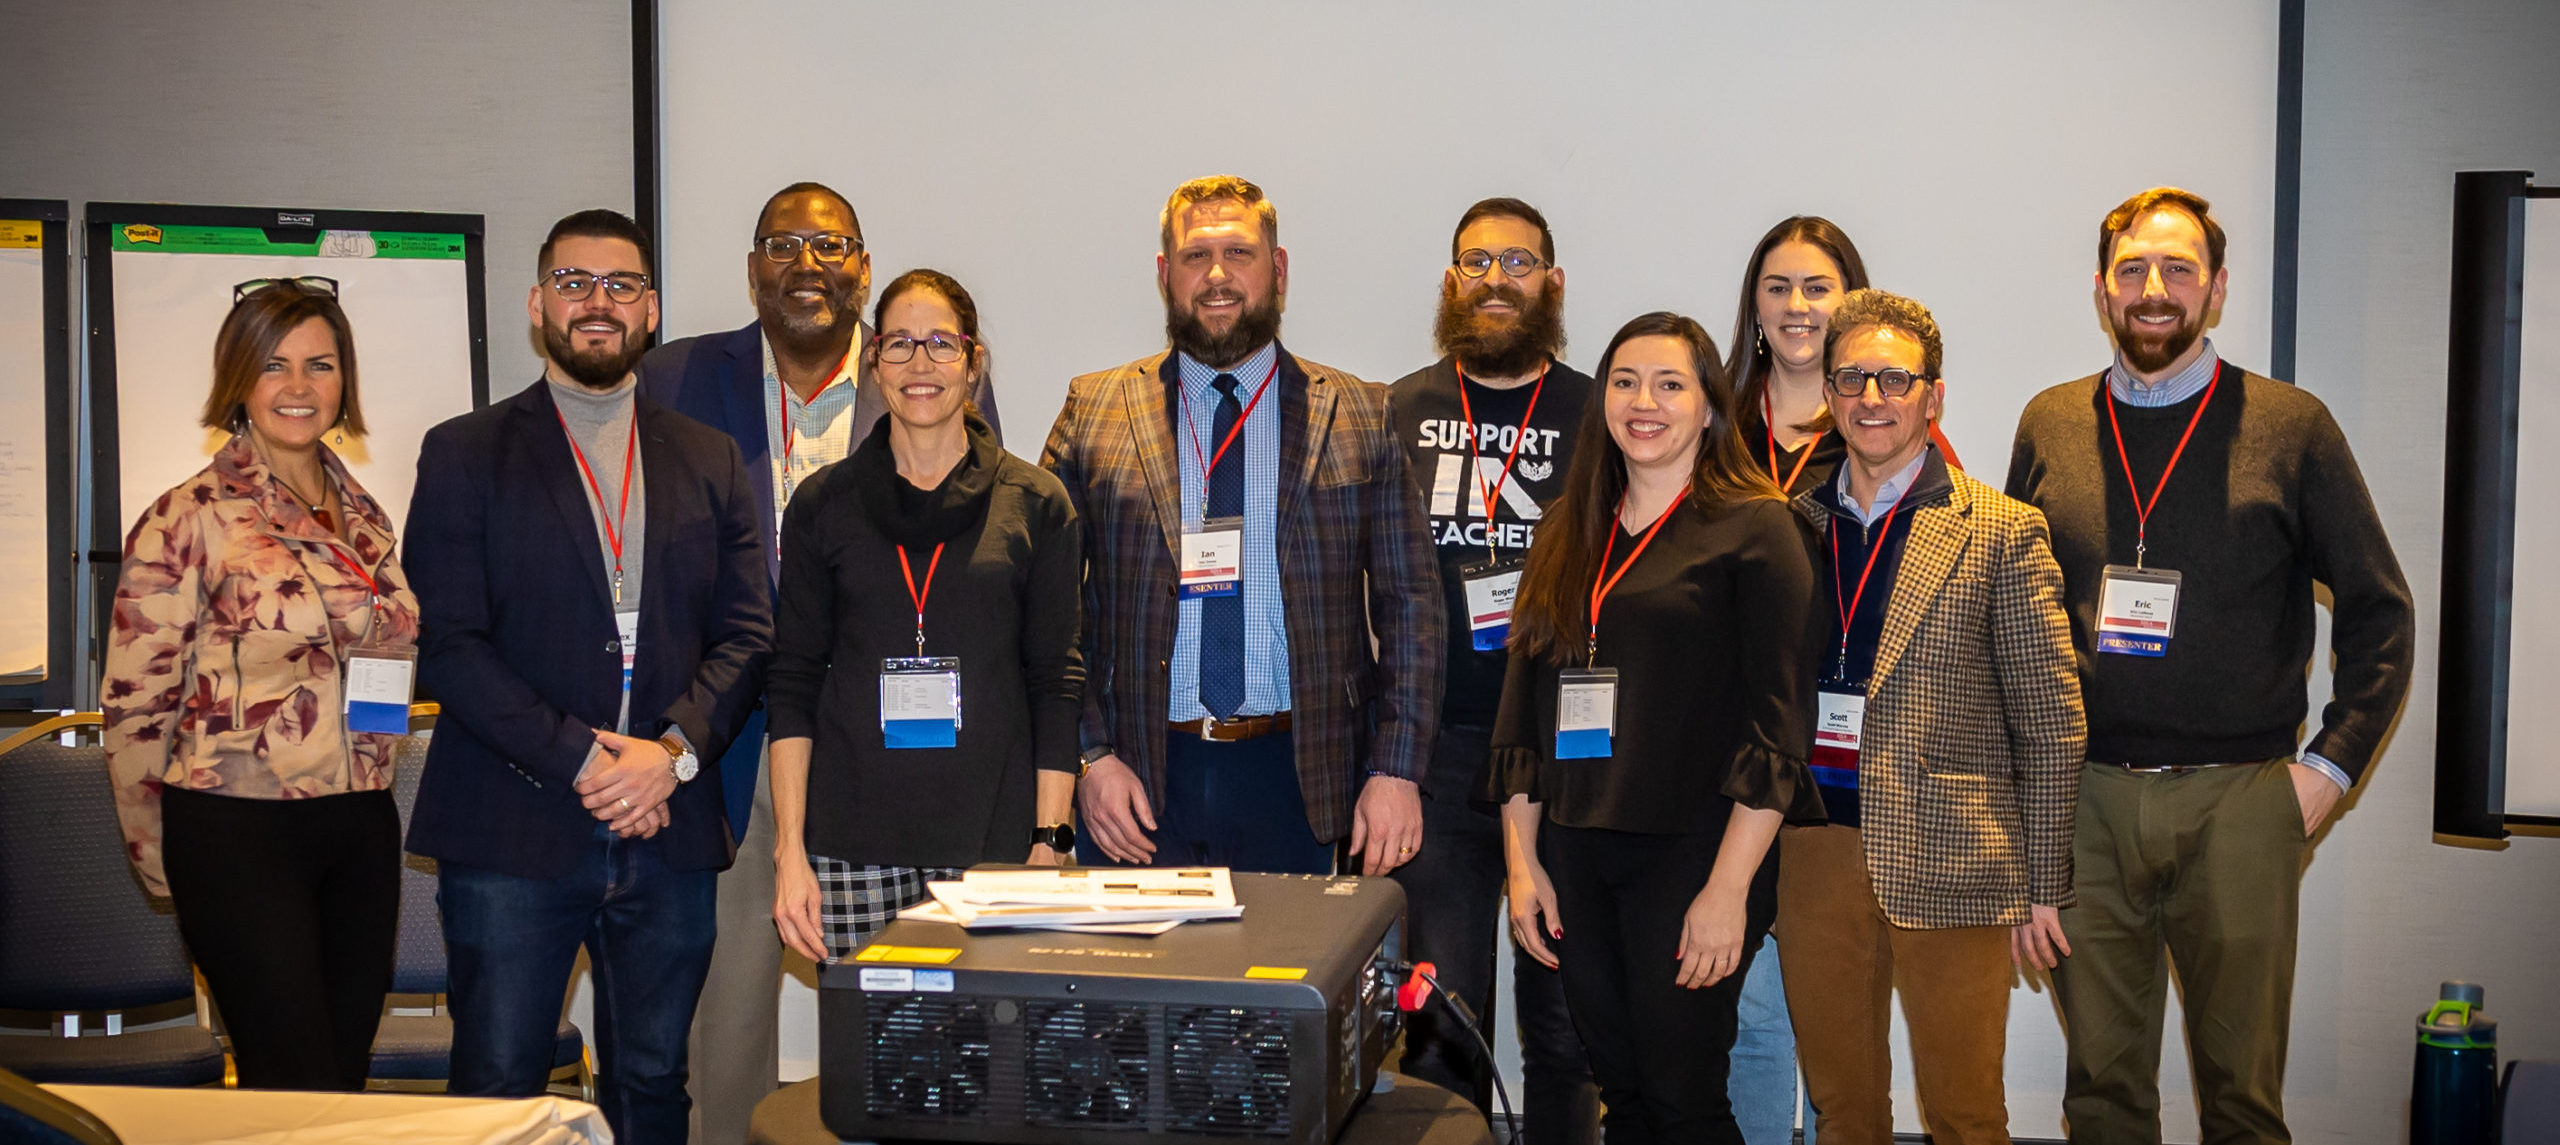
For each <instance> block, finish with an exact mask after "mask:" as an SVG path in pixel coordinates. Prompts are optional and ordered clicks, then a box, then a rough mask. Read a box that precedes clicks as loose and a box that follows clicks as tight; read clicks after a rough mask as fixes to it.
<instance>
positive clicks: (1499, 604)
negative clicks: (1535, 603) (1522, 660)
mask: <svg viewBox="0 0 2560 1145" xmlns="http://www.w3.org/2000/svg"><path fill="white" fill-rule="evenodd" d="M1459 576H1460V577H1461V578H1462V580H1463V582H1464V583H1465V585H1466V589H1467V627H1468V629H1469V630H1470V631H1471V632H1472V633H1473V635H1474V640H1475V650H1476V651H1478V652H1500V651H1502V649H1503V646H1504V645H1506V644H1508V643H1510V641H1511V604H1512V602H1513V600H1515V599H1516V598H1518V597H1519V595H1520V561H1519V559H1518V558H1513V559H1510V560H1503V561H1480V562H1478V563H1476V564H1472V565H1469V566H1467V567H1465V568H1463V569H1461V570H1459Z"/></svg>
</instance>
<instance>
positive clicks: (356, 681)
mask: <svg viewBox="0 0 2560 1145" xmlns="http://www.w3.org/2000/svg"><path fill="white" fill-rule="evenodd" d="M417 678H418V650H417V649H415V648H365V647H361V646H360V647H356V648H352V649H349V650H348V652H347V662H346V665H345V679H346V691H347V730H348V731H351V732H374V733H377V734H380V735H407V734H409V701H410V699H411V698H412V697H413V696H415V695H416V691H415V685H416V683H417Z"/></svg>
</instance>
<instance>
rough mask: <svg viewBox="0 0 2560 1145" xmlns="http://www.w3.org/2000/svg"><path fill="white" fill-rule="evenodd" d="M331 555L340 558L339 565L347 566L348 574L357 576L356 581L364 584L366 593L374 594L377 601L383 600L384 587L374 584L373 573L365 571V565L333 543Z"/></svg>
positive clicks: (330, 550) (330, 546) (330, 549)
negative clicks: (358, 562)
mask: <svg viewBox="0 0 2560 1145" xmlns="http://www.w3.org/2000/svg"><path fill="white" fill-rule="evenodd" d="M329 555H330V556H333V557H336V558H338V563H339V564H340V565H343V566H345V567H346V570H347V571H348V572H351V573H354V574H356V579H357V580H360V581H363V582H364V590H365V591H366V592H369V593H372V594H373V595H374V598H375V599H377V600H379V599H381V597H382V586H381V585H380V584H377V583H375V582H374V579H373V574H372V573H369V572H366V571H364V566H363V565H360V564H357V563H356V562H355V558H353V557H350V556H348V555H347V550H346V549H344V548H341V547H339V546H338V545H337V544H336V543H334V542H332V543H331V544H330V545H329Z"/></svg>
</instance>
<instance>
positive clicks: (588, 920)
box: [436, 824, 718, 1145]
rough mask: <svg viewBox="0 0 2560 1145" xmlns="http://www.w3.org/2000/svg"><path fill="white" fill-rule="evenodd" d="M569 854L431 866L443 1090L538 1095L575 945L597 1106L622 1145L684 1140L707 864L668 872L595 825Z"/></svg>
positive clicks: (710, 874) (649, 851)
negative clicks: (504, 870) (449, 1051)
mask: <svg viewBox="0 0 2560 1145" xmlns="http://www.w3.org/2000/svg"><path fill="white" fill-rule="evenodd" d="M596 834H597V838H596V839H595V840H594V841H593V842H591V843H590V844H588V846H587V849H586V852H585V853H584V854H583V855H582V856H581V857H580V858H579V860H578V865H577V866H576V867H574V868H573V869H571V870H570V871H569V872H568V873H566V874H563V875H561V876H559V877H557V878H549V879H528V878H520V877H517V876H515V875H506V874H500V873H498V872H496V871H490V870H484V869H481V868H477V867H468V866H464V865H462V864H460V863H453V862H446V863H442V864H440V866H439V868H438V870H439V877H438V886H437V890H436V904H437V906H438V907H439V908H441V909H442V911H443V914H444V945H445V958H446V966H447V971H448V973H449V975H450V977H451V982H450V984H449V988H450V991H451V993H450V994H449V995H448V996H447V1001H448V1003H449V1008H450V1009H451V1010H452V1012H453V1078H452V1084H451V1086H450V1091H451V1092H453V1093H456V1094H462V1095H466V1096H476V1097H528V1096H532V1095H535V1094H539V1093H541V1092H542V1090H543V1086H544V1084H545V1083H546V1081H547V1080H548V1078H549V1077H550V1074H551V1059H552V1049H553V1047H554V1045H556V1043H557V1034H558V1031H559V1024H560V999H561V997H562V995H564V994H565V993H566V992H567V991H568V988H569V972H570V970H571V968H572V967H573V966H575V965H576V962H577V957H578V948H579V947H580V946H584V947H586V949H587V961H588V965H589V967H590V968H591V969H592V970H593V971H594V973H595V988H596V1016H595V1028H594V1029H593V1030H591V1031H589V1033H590V1034H591V1035H592V1038H591V1040H592V1042H593V1044H594V1046H595V1051H596V1066H597V1075H598V1076H597V1079H596V1081H597V1085H596V1104H597V1105H599V1106H601V1107H603V1109H604V1116H605V1121H606V1123H607V1124H609V1125H611V1126H612V1127H613V1135H614V1139H615V1140H616V1141H620V1142H623V1143H624V1145H654V1143H661V1142H663V1143H667V1145H683V1142H684V1140H685V1135H686V1130H687V1124H686V1122H687V1116H686V1114H687V1111H688V1110H689V1109H691V1107H692V1102H691V1101H690V1100H689V1099H688V1098H687V1097H686V1096H685V1041H686V1035H687V1034H688V1033H689V1032H690V1030H691V1028H692V1025H693V1007H694V1002H695V1000H696V999H697V998H699V997H700V996H701V994H702V981H703V977H704V976H705V975H706V974H708V973H709V971H710V968H711V944H712V938H713V935H714V921H713V920H714V915H713V902H714V897H715V894H716V887H717V885H718V884H717V883H716V881H715V880H716V878H717V874H718V873H717V872H715V871H708V870H703V871H671V870H668V869H667V868H666V865H665V864H664V863H663V862H661V861H660V859H659V853H658V848H657V847H655V846H653V845H651V844H649V843H647V842H642V841H635V840H625V839H617V838H614V837H613V836H612V833H611V832H609V831H607V830H606V829H605V828H604V826H603V825H602V824H598V825H597V827H596Z"/></svg>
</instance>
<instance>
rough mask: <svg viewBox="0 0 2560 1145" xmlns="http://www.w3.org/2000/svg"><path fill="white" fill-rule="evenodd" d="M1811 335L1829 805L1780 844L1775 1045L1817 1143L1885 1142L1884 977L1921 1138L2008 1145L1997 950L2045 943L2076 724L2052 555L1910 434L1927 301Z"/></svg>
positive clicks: (2034, 524)
mask: <svg viewBox="0 0 2560 1145" xmlns="http://www.w3.org/2000/svg"><path fill="white" fill-rule="evenodd" d="M1825 354H1826V361H1825V365H1826V367H1827V368H1828V369H1830V370H1831V371H1832V373H1831V375H1830V377H1829V379H1828V380H1827V394H1826V398H1827V401H1828V404H1829V410H1830V415H1831V417H1832V419H1833V421H1834V423H1835V424H1836V425H1837V426H1838V427H1839V428H1840V433H1841V438H1842V440H1843V441H1844V442H1845V443H1846V444H1847V446H1848V456H1847V457H1846V458H1844V459H1843V461H1842V464H1841V467H1840V472H1839V476H1838V479H1837V480H1835V481H1828V482H1824V483H1822V484H1820V485H1818V486H1816V487H1815V488H1812V489H1808V490H1805V491H1804V492H1803V493H1801V494H1799V495H1798V496H1797V497H1796V499H1795V504H1796V507H1797V509H1798V510H1799V511H1801V512H1803V513H1804V515H1805V516H1806V517H1807V518H1809V519H1810V520H1811V521H1812V522H1813V526H1814V529H1815V531H1816V533H1817V534H1818V535H1820V536H1821V537H1822V538H1823V547H1824V549H1825V550H1826V553H1827V555H1829V556H1830V557H1831V560H1830V563H1829V567H1828V569H1827V570H1826V572H1827V576H1826V577H1825V579H1826V581H1827V582H1828V583H1826V584H1825V585H1824V586H1823V588H1822V590H1821V591H1822V594H1823V595H1824V596H1825V597H1829V598H1831V599H1828V600H1825V601H1824V602H1823V604H1822V607H1821V608H1820V610H1819V612H1820V614H1823V615H1825V616H1827V617H1828V618H1829V620H1830V623H1829V625H1828V631H1829V636H1830V640H1831V643H1830V645H1829V646H1828V647H1827V648H1826V650H1825V652H1826V654H1825V655H1824V657H1823V659H1822V661H1821V667H1820V669H1819V671H1820V680H1819V683H1820V687H1821V691H1822V692H1823V695H1822V697H1821V716H1822V720H1821V722H1820V723H1818V724H1817V725H1816V733H1815V735H1816V745H1815V751H1814V759H1813V765H1814V778H1815V784H1816V786H1817V788H1818V789H1819V790H1820V791H1821V792H1822V796H1823V804H1824V810H1825V812H1826V814H1827V815H1828V816H1829V819H1830V822H1829V823H1827V824H1825V825H1822V826H1815V827H1789V828H1787V829H1786V830H1785V831H1784V833H1783V835H1782V838H1781V842H1780V846H1781V848H1782V853H1783V858H1784V863H1783V865H1782V866H1780V867H1779V873H1778V922H1777V927H1776V935H1777V940H1778V955H1779V958H1780V960H1781V963H1782V965H1783V967H1784V969H1785V971H1786V979H1787V1005H1788V1007H1789V1009H1790V1011H1791V1012H1792V1013H1793V1014H1794V1017H1795V1025H1796V1037H1797V1057H1798V1059H1799V1060H1800V1061H1801V1062H1802V1063H1803V1068H1804V1073H1805V1079H1806V1088H1807V1092H1808V1095H1809V1096H1810V1097H1811V1098H1812V1101H1813V1104H1814V1106H1815V1108H1816V1109H1818V1110H1820V1111H1821V1119H1820V1121H1819V1123H1818V1125H1817V1127H1816V1128H1817V1129H1818V1131H1819V1135H1820V1136H1821V1137H1822V1138H1823V1139H1825V1140H1831V1139H1834V1138H1835V1137H1836V1138H1837V1139H1838V1140H1842V1141H1885V1140H1890V1139H1891V1138H1892V1134H1893V1111H1892V1105H1891V1099H1890V1090H1891V1088H1892V1076H1891V1067H1890V1064H1889V1062H1888V1058H1887V1054H1886V1049H1885V1046H1886V1040H1887V1035H1888V1029H1889V1023H1890V1021H1891V1017H1890V1012H1889V1007H1890V1003H1891V994H1892V988H1893V982H1894V979H1895V977H1896V975H1897V974H1899V976H1900V978H1901V980H1902V986H1903V991H1902V993H1903V1009H1904V1012H1905V1014H1906V1015H1907V1016H1908V1018H1909V1021H1910V1029H1911V1046H1912V1056H1913V1059H1914V1061H1913V1064H1914V1068H1915V1073H1916V1076H1917V1081H1918V1083H1919V1097H1920V1103H1921V1106H1922V1111H1923V1115H1924V1117H1925V1119H1926V1121H1927V1127H1928V1130H1929V1132H1930V1134H1931V1136H1932V1139H1933V1140H1936V1141H1940V1142H1949V1143H1957V1142H1961V1143H1967V1145H1971V1143H1976V1142H1998V1143H2000V1145H2006V1143H2007V1141H2008V1140H2009V1137H2008V1128H2007V1127H2008V1111H2007V1104H2006V1099H2005V1096H2004V1094H2003V1092H2002V1086H2001V1062H2002V1057H2003V1050H2004V1048H2005V1039H2006V1035H2007V1029H2008V1002H2009V968H2010V963H2011V961H2012V959H2013V958H2014V960H2015V961H2017V962H2018V963H2019V964H2020V966H2021V967H2022V968H2023V967H2025V966H2037V967H2042V968H2046V969H2050V968H2051V967H2052V965H2053V964H2054V959H2055V957H2056V952H2057V951H2060V952H2062V953H2067V952H2068V950H2067V948H2065V947H2062V946H2061V935H2062V930H2061V921H2060V915H2059V912H2060V909H2061V908H2062V907H2065V906H2068V905H2070V903H2071V899H2072V880H2071V866H2072V813H2073V807H2074V805H2075V801H2076V799H2077V796H2078V790H2079V777H2080V766H2081V761H2082V756H2083V752H2084V748H2085V745H2086V727H2085V724H2084V722H2083V718H2082V713H2081V707H2080V687H2079V680H2078V676H2077V668H2076V661H2075V660H2074V659H2073V652H2072V646H2071V628H2070V622H2069V620H2068V619H2067V618H2066V617H2065V615H2064V614H2063V610H2062V570H2061V567H2060V566H2059V565H2057V564H2056V563H2055V561H2054V556H2053V547H2052V543H2051V540H2050V538H2049V536H2048V534H2047V532H2046V528H2045V521H2044V515H2043V514H2041V513H2038V512H2037V511H2036V510H2035V509H2033V508H2030V507H2028V506H2027V505H2024V504H2021V503H2019V502H2017V501H2013V500H2010V499H2009V498H2008V497H2005V496H2002V495H2001V494H2000V492H1999V491H1998V490H1995V489H1993V488H1991V487H1990V486H1988V485H1984V484H1983V483H1981V482H1979V481H1976V480H1974V479H1973V478H1971V477H1967V476H1965V475H1964V473H1963V472H1961V471H1959V470H1957V469H1955V468H1953V467H1951V466H1949V465H1948V464H1947V463H1946V460H1945V457H1944V456H1943V455H1942V454H1940V453H1939V452H1938V450H1937V449H1935V448H1934V447H1932V446H1931V444H1930V427H1931V426H1932V425H1933V424H1934V423H1935V422H1936V421H1937V417H1938V414H1939V412H1940V409H1941V406H1942V403H1943V401H1944V398H1945V394H1944V390H1943V383H1942V382H1941V381H1940V380H1939V374H1938V371H1939V364H1940V356H1941V346H1940V341H1939V336H1938V328H1937V323H1936V321H1935V320H1934V319H1932V318H1931V317H1930V315H1929V312H1928V310H1927V309H1925V308H1923V307H1922V306H1921V305H1920V304H1919V303H1916V302H1913V301H1911V300H1910V299H1907V298H1901V297H1898V296H1895V295H1890V294H1885V293H1883V292H1881V291H1874V290H1859V291H1853V292H1851V293H1850V294H1849V295H1848V297H1847V298H1846V299H1844V300H1843V301H1842V303H1841V305H1840V308H1839V310H1838V311H1837V312H1835V313H1834V314H1833V315H1832V318H1831V326H1830V331H1829V333H1828V335H1827V345H1826V347H1825ZM1852 391H1854V393H1853V392H1852Z"/></svg>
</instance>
